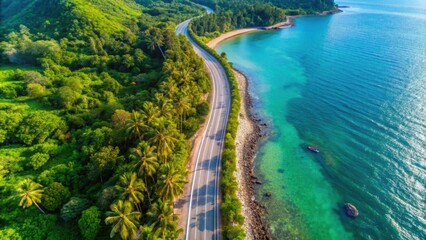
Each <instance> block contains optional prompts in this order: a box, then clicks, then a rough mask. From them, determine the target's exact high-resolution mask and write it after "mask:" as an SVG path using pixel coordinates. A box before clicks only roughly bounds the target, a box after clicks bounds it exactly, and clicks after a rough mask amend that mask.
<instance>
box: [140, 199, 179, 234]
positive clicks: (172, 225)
mask: <svg viewBox="0 0 426 240" xmlns="http://www.w3.org/2000/svg"><path fill="white" fill-rule="evenodd" d="M147 215H148V216H149V217H150V218H151V221H152V222H153V223H154V227H155V229H156V232H158V233H160V234H161V237H162V239H165V238H166V230H167V229H168V230H169V231H175V230H176V229H177V224H176V222H175V221H174V217H175V215H174V213H173V208H172V206H171V203H170V202H163V201H162V200H161V199H158V201H157V202H156V203H154V204H153V205H152V206H151V209H149V211H148V213H147Z"/></svg>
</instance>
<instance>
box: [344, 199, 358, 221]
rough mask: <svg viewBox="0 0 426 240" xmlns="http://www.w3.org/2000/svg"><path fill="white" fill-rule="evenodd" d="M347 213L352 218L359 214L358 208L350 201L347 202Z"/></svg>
mask: <svg viewBox="0 0 426 240" xmlns="http://www.w3.org/2000/svg"><path fill="white" fill-rule="evenodd" d="M345 213H346V216H348V217H350V218H356V217H358V215H359V212H358V209H356V207H355V206H354V205H352V204H350V203H345Z"/></svg>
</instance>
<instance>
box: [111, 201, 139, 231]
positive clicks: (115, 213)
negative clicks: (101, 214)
mask: <svg viewBox="0 0 426 240" xmlns="http://www.w3.org/2000/svg"><path fill="white" fill-rule="evenodd" d="M111 210H112V211H108V212H107V213H106V215H107V218H106V219H105V224H113V225H114V226H113V227H112V230H111V234H110V237H111V238H113V237H114V236H115V234H116V233H118V232H119V233H120V236H121V238H122V239H134V238H135V237H136V234H137V231H138V227H139V223H138V219H139V218H140V217H141V213H140V212H137V211H136V212H135V211H133V207H132V204H131V203H130V202H123V201H122V200H118V202H117V204H111Z"/></svg>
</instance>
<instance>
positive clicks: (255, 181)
mask: <svg viewBox="0 0 426 240" xmlns="http://www.w3.org/2000/svg"><path fill="white" fill-rule="evenodd" d="M254 183H256V184H259V185H261V184H262V181H260V180H259V179H256V180H254Z"/></svg>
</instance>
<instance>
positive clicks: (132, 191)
mask: <svg viewBox="0 0 426 240" xmlns="http://www.w3.org/2000/svg"><path fill="white" fill-rule="evenodd" d="M116 189H117V190H118V191H119V192H120V193H121V198H122V199H125V200H128V201H130V202H132V203H133V204H135V206H136V209H137V210H138V211H141V209H140V203H141V202H142V201H143V199H144V196H143V194H142V191H145V190H146V187H145V184H144V183H143V182H142V181H141V180H140V179H138V178H137V176H136V173H133V174H130V173H125V174H123V175H122V176H120V180H119V185H118V186H116Z"/></svg>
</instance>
